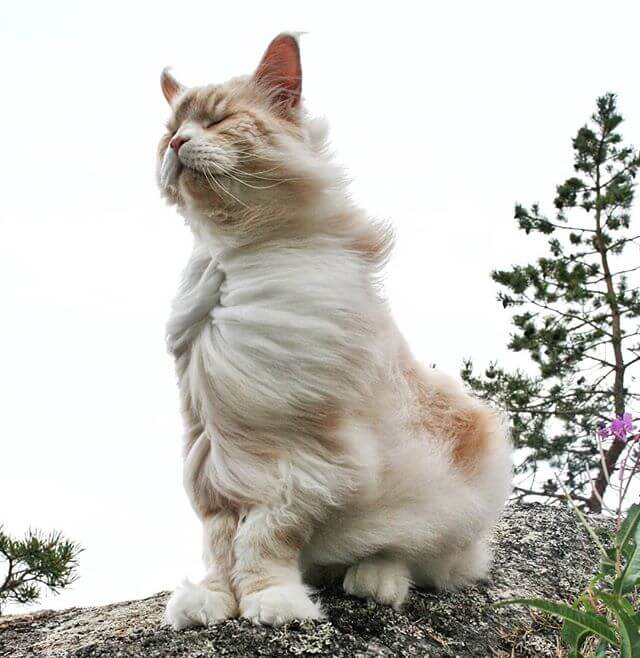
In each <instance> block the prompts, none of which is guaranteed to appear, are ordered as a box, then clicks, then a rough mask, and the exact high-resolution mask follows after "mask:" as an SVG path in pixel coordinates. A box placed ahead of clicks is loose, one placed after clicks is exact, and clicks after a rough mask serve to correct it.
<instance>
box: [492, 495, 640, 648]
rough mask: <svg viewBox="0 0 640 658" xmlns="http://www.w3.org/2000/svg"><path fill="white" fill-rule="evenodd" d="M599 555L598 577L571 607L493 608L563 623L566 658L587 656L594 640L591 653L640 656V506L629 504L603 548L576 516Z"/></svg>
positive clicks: (540, 603)
mask: <svg viewBox="0 0 640 658" xmlns="http://www.w3.org/2000/svg"><path fill="white" fill-rule="evenodd" d="M580 519H581V521H582V522H583V523H584V524H585V526H586V528H587V530H588V531H589V534H590V535H591V537H592V538H593V539H594V541H595V543H596V545H597V546H598V549H599V551H600V555H601V559H600V566H599V569H598V572H597V573H596V575H595V576H594V577H593V578H592V579H591V580H590V581H589V584H588V586H587V587H586V589H585V590H584V592H583V593H582V594H580V596H578V597H577V598H576V600H575V601H574V602H573V605H567V604H566V603H558V602H555V601H547V600H545V599H537V598H532V599H527V598H516V599H509V600H508V601H501V602H500V603H498V604H497V605H499V606H505V605H524V606H528V607H530V608H537V609H538V610H542V611H544V612H546V613H548V614H551V615H556V616H558V617H561V618H562V619H563V625H562V640H563V642H564V643H565V645H566V646H567V648H568V649H569V656H570V658H585V656H584V655H583V654H582V653H581V651H582V648H583V647H584V646H585V642H586V641H587V640H588V639H589V638H591V637H594V636H595V637H596V638H597V645H596V647H595V649H594V651H593V652H592V653H591V654H590V655H591V656H592V657H593V658H604V656H605V655H608V654H607V653H606V652H607V650H608V649H610V648H611V647H613V648H615V649H618V651H619V655H620V656H621V658H640V613H639V612H638V599H639V596H638V595H639V591H638V589H639V588H640V505H637V504H636V505H632V506H631V507H630V508H629V510H628V511H627V514H626V517H625V519H624V521H623V522H622V523H621V524H620V527H619V529H618V531H617V532H616V533H615V534H613V535H612V536H611V538H610V547H609V548H607V547H605V545H604V544H603V543H602V541H600V538H599V537H598V536H597V535H596V533H595V531H594V530H593V529H592V528H591V527H590V526H589V525H588V524H587V522H586V520H585V519H584V516H582V515H581V514H580Z"/></svg>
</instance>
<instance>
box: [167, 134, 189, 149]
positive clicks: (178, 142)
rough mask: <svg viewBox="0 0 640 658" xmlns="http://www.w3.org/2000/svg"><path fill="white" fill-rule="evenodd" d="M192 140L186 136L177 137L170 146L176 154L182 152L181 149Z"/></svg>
mask: <svg viewBox="0 0 640 658" xmlns="http://www.w3.org/2000/svg"><path fill="white" fill-rule="evenodd" d="M190 139H191V137H185V136H184V135H176V136H175V137H174V138H173V139H172V140H171V141H170V142H169V146H170V147H171V148H172V149H173V150H174V151H175V152H176V154H177V153H178V151H179V150H180V147H181V146H182V145H183V144H184V143H186V142H188V141H189V140H190Z"/></svg>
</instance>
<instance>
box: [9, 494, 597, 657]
mask: <svg viewBox="0 0 640 658" xmlns="http://www.w3.org/2000/svg"><path fill="white" fill-rule="evenodd" d="M596 524H597V526H598V527H604V526H605V525H606V524H607V522H606V521H605V520H603V519H597V520H596ZM495 549H496V550H495V560H494V566H493V569H492V574H491V579H490V581H489V582H487V583H483V584H480V585H478V586H476V587H471V588H468V589H466V590H464V591H460V592H455V593H437V592H429V591H414V592H412V594H411V596H410V598H409V600H408V601H407V603H406V604H405V605H404V606H403V608H402V610H401V611H400V612H394V611H393V610H391V609H390V608H387V607H385V606H381V605H377V604H374V603H372V602H365V601H361V600H359V599H355V598H352V597H349V596H346V595H345V594H344V593H342V592H340V591H322V592H321V593H320V598H321V599H322V602H323V606H324V609H325V611H326V615H327V618H326V620H323V621H321V622H304V623H298V622H294V623H291V624H288V625H287V626H283V627H281V628H277V629H272V628H261V627H256V626H253V625H251V623H249V622H247V621H245V620H238V619H234V620H230V621H227V622H224V623H222V624H219V625H217V626H213V627H209V628H198V629H191V630H185V631H180V632H176V631H173V630H171V629H170V628H167V627H166V626H164V625H163V621H162V616H163V610H164V606H165V602H166V600H167V596H168V593H166V592H163V593H160V594H156V595H155V596H152V597H150V598H148V599H143V600H141V601H128V602H126V603H116V604H113V605H108V606H105V607H101V608H86V609H82V608H70V609H68V610H62V611H44V612H37V613H35V614H31V615H21V616H8V617H3V618H0V656H3V657H4V656H11V658H26V657H27V656H30V657H31V656H43V657H44V656H46V657H47V658H57V657H62V656H64V657H65V658H85V657H86V658H89V657H92V658H98V657H104V658H107V657H114V658H115V657H122V658H124V657H128V656H148V657H149V658H152V657H155V656H176V657H179V656H180V657H185V658H187V657H188V658H204V657H207V658H218V657H221V658H222V657H228V658H234V657H240V656H241V657H243V658H246V657H251V656H260V657H273V658H287V657H294V656H331V657H332V658H333V657H336V658H339V657H344V658H347V657H349V658H374V657H379V658H387V657H389V658H392V657H394V658H395V657H396V656H432V657H434V658H435V657H445V656H447V657H454V656H461V657H462V656H478V657H481V658H488V657H490V656H528V657H531V658H533V657H534V656H535V657H536V658H542V657H543V656H556V655H557V653H556V646H557V634H558V629H559V624H558V623H557V622H556V621H555V620H553V619H550V618H548V617H545V616H544V615H540V614H537V613H535V612H531V611H529V610H527V609H524V608H521V607H514V606H509V607H506V608H495V607H492V605H491V604H492V603H494V602H496V601H500V600H502V599H505V598H508V597H511V596H544V597H550V598H553V599H564V600H568V599H570V598H571V596H572V595H574V594H576V593H577V592H578V591H579V590H580V589H581V588H582V587H583V586H584V585H585V584H586V582H587V580H588V579H589V576H590V575H591V574H592V572H593V570H594V568H595V565H596V562H597V555H596V551H595V550H594V548H593V546H592V545H591V542H590V541H589V539H588V537H587V535H586V533H585V532H584V531H583V529H582V528H581V526H580V525H579V524H578V523H577V521H576V517H575V515H574V514H573V513H572V512H571V511H570V510H567V509H564V508H560V507H557V508H554V507H546V506H543V505H539V504H531V505H523V504H518V505H510V506H508V507H507V508H506V509H505V512H504V515H503V518H502V521H501V523H500V525H499V527H498V529H497V531H496V535H495Z"/></svg>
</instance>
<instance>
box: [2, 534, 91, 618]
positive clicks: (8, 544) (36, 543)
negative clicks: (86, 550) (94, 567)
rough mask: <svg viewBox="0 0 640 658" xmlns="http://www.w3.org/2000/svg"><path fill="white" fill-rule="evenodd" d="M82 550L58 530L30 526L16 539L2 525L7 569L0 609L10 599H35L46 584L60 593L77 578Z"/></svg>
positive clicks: (48, 587)
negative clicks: (34, 528)
mask: <svg viewBox="0 0 640 658" xmlns="http://www.w3.org/2000/svg"><path fill="white" fill-rule="evenodd" d="M81 551H82V549H81V548H80V547H79V546H78V544H76V543H74V542H71V541H68V540H67V539H64V537H62V535H61V534H60V533H58V532H53V533H51V534H49V535H45V534H43V533H41V532H38V531H33V530H30V531H29V532H27V534H26V536H25V537H24V538H23V539H12V538H11V537H9V535H7V534H6V533H5V532H4V531H3V529H2V527H0V569H1V568H2V567H3V566H4V567H5V569H6V575H5V578H4V582H0V613H1V612H2V607H3V605H5V604H6V603H8V602H10V601H13V602H15V603H35V602H36V601H37V600H38V599H39V598H40V595H41V593H42V588H43V587H44V588H46V589H49V590H50V591H51V592H53V593H54V594H57V593H58V592H59V591H60V590H61V589H63V588H64V587H67V586H68V585H70V584H71V583H72V582H74V581H75V580H76V578H77V575H76V571H77V566H78V555H79V553H80V552H81ZM0 573H1V570H0Z"/></svg>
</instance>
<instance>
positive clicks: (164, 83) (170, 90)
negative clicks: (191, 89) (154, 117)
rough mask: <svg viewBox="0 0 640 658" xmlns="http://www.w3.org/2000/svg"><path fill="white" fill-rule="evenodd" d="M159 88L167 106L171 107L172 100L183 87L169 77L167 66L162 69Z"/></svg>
mask: <svg viewBox="0 0 640 658" xmlns="http://www.w3.org/2000/svg"><path fill="white" fill-rule="evenodd" d="M160 87H161V88H162V93H163V94H164V97H165V98H166V99H167V103H169V105H171V103H172V102H173V99H174V98H175V97H176V96H177V95H178V94H179V93H180V92H182V91H183V90H184V86H183V85H181V84H180V83H179V82H178V81H177V80H176V79H175V78H174V77H173V76H172V75H171V72H170V70H169V67H168V66H167V67H166V68H164V69H163V71H162V75H161V76H160Z"/></svg>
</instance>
